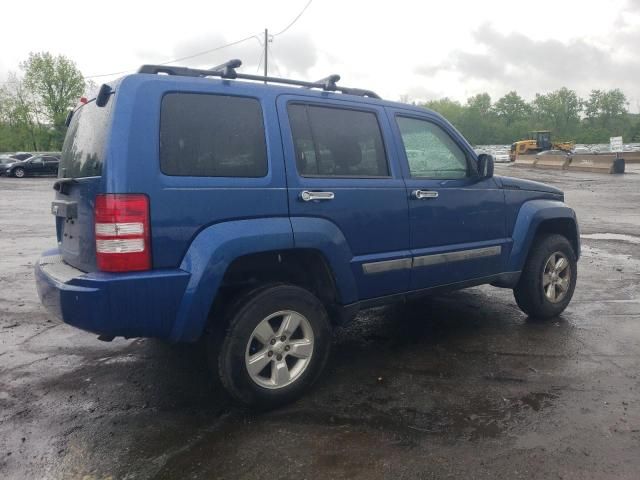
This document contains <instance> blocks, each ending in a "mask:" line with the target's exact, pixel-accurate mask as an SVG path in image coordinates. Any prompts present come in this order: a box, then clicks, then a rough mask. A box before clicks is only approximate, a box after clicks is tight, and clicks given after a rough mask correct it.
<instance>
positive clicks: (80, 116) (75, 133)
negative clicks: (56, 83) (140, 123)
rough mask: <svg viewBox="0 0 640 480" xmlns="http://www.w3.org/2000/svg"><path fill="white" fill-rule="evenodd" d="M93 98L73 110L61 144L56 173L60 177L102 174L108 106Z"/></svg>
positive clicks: (108, 117)
mask: <svg viewBox="0 0 640 480" xmlns="http://www.w3.org/2000/svg"><path fill="white" fill-rule="evenodd" d="M113 103H114V102H113V99H111V101H110V102H108V103H107V105H106V106H104V107H98V106H96V104H95V101H91V102H89V103H87V104H86V105H84V106H82V107H80V108H78V110H76V112H75V113H74V114H73V118H72V119H71V124H70V125H69V130H68V131H67V136H66V137H65V140H64V145H63V147H62V157H61V159H60V168H59V170H58V172H59V173H58V176H59V177H60V178H78V177H97V176H100V175H102V164H103V161H104V155H105V147H106V140H107V133H108V131H109V120H110V118H111V106H112V105H113Z"/></svg>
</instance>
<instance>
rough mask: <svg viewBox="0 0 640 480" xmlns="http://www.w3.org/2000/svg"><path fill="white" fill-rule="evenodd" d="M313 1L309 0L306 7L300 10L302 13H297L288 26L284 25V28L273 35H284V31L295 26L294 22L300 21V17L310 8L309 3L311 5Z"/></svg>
mask: <svg viewBox="0 0 640 480" xmlns="http://www.w3.org/2000/svg"><path fill="white" fill-rule="evenodd" d="M311 2H313V0H309V1H308V2H307V4H306V5H305V6H304V8H303V9H302V10H301V11H300V13H299V14H298V15H296V17H295V18H294V19H293V20H292V21H291V23H289V25H287V26H286V27H284V29H283V30H280V31H279V32H278V33H276V34H275V35H273V36H274V37H277V36H278V35H282V34H283V33H284V32H286V31H287V30H289V29H290V28H291V27H293V24H294V23H296V22H297V21H298V19H299V18H300V17H301V16H302V14H303V13H304V12H305V11H306V10H307V8H309V5H311Z"/></svg>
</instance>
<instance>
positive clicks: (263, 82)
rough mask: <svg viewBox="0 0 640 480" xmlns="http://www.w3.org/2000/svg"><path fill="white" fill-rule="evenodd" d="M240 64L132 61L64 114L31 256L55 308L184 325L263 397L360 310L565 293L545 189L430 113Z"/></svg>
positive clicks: (525, 304) (234, 378)
mask: <svg viewBox="0 0 640 480" xmlns="http://www.w3.org/2000/svg"><path fill="white" fill-rule="evenodd" d="M239 65H240V62H239V61H231V62H228V63H227V64H224V65H222V66H220V67H216V68H214V69H211V70H196V69H189V68H183V67H166V66H153V65H147V66H143V67H142V68H141V69H140V71H139V72H138V73H136V74H133V75H128V76H126V77H123V78H121V79H120V80H118V81H115V82H113V83H111V84H105V85H102V87H101V88H100V91H99V93H98V95H97V97H96V98H95V99H94V100H92V101H90V102H88V103H87V104H85V105H82V106H80V107H79V108H77V109H76V110H75V111H74V112H72V113H71V114H70V116H69V118H68V122H69V130H68V133H67V136H66V140H65V143H64V148H63V153H62V160H61V162H60V169H59V179H58V181H57V182H56V183H55V185H54V188H55V190H56V198H55V201H54V202H53V204H52V213H53V215H54V216H55V221H56V230H57V238H58V245H57V247H56V248H54V249H52V250H49V251H47V252H45V253H44V254H43V256H42V257H41V258H40V260H39V262H38V263H37V266H36V277H37V286H38V292H39V295H40V298H41V300H42V303H43V304H44V305H45V306H46V307H47V308H49V309H50V310H51V311H53V312H55V314H56V315H57V316H59V317H60V318H61V319H62V320H63V321H64V322H66V323H68V324H70V325H73V326H76V327H78V328H81V329H84V330H87V331H89V332H94V333H95V334H98V335H99V336H100V338H101V339H103V340H109V339H112V338H113V337H116V336H123V337H127V338H130V337H156V338H162V339H167V340H170V341H172V342H194V341H197V340H199V339H201V338H202V339H204V340H205V341H206V342H207V344H208V346H209V351H210V359H211V363H212V366H213V367H214V371H215V372H217V374H218V375H219V376H220V378H221V381H222V384H223V385H224V386H225V387H226V388H227V389H228V391H229V392H230V394H231V395H232V396H233V397H235V398H236V399H237V400H238V401H240V402H242V403H244V404H247V405H251V406H260V407H265V406H275V405H278V404H282V403H284V402H287V401H290V400H292V399H294V398H295V397H296V396H298V395H300V394H301V392H302V391H303V390H304V389H305V388H307V387H308V386H309V385H310V384H312V383H313V382H314V380H316V378H317V377H318V376H319V374H320V372H321V371H322V369H323V366H324V364H325V363H326V360H327V356H328V354H329V349H330V344H331V329H332V327H334V326H336V325H339V324H342V323H344V322H345V321H348V320H349V319H351V318H353V316H354V315H355V314H356V313H357V312H358V310H360V309H362V308H366V307H370V306H374V305H380V304H384V303H388V302H392V301H397V300H404V299H407V298H411V297H414V296H418V295H423V294H429V293H433V292H439V291H446V290H453V289H459V288H464V287H469V286H474V285H481V284H491V285H495V286H498V287H503V288H511V289H513V291H514V294H515V299H516V302H517V303H518V305H519V306H520V307H521V309H522V310H523V311H524V312H525V313H527V314H528V315H529V316H531V317H536V318H542V319H544V318H551V317H554V316H556V315H558V314H560V313H561V312H562V311H563V310H564V309H565V308H566V306H567V304H568V303H569V301H570V300H571V297H572V295H573V292H574V288H575V284H576V275H577V265H576V262H577V259H578V256H579V251H580V243H579V231H578V225H577V222H576V216H575V213H574V211H573V210H572V209H571V208H569V207H568V206H567V205H565V204H564V196H563V193H562V192H561V191H560V190H558V189H556V188H553V187H549V186H546V185H543V184H540V183H537V182H532V181H526V180H519V179H513V178H507V177H499V176H494V175H493V159H492V157H491V156H490V155H479V156H478V155H476V153H474V151H473V149H472V148H471V147H470V145H469V144H468V143H467V141H466V140H465V139H464V138H463V137H462V136H461V135H460V133H459V132H458V131H456V129H455V128H453V127H452V126H451V124H449V123H448V122H447V121H446V120H445V119H444V118H442V117H441V116H440V115H438V114H436V113H434V112H431V111H429V110H426V109H423V108H419V107H414V106H410V105H404V104H399V103H394V102H388V101H383V100H381V99H380V98H379V97H378V96H377V95H376V94H375V93H374V92H371V91H367V90H361V89H355V88H347V87H342V86H340V85H338V84H337V81H338V80H339V77H338V76H337V75H334V76H331V77H327V78H326V79H323V80H321V81H318V82H303V81H295V80H291V79H283V78H273V77H262V76H256V75H248V74H242V73H238V72H237V71H236V68H237V67H238V66H239ZM161 73H162V74H163V75H160V74H161Z"/></svg>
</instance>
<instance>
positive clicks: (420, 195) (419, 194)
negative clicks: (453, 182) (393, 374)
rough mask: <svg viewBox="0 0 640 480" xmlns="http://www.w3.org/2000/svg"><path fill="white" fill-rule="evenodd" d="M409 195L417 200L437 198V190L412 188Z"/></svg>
mask: <svg viewBox="0 0 640 480" xmlns="http://www.w3.org/2000/svg"><path fill="white" fill-rule="evenodd" d="M411 196H412V197H413V198H415V199H417V200H426V199H429V198H438V192H436V191H434V190H414V191H413V192H411Z"/></svg>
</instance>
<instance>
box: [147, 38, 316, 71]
mask: <svg viewBox="0 0 640 480" xmlns="http://www.w3.org/2000/svg"><path fill="white" fill-rule="evenodd" d="M233 40H234V39H231V40H229V39H227V38H225V37H223V36H222V35H220V34H218V33H207V34H201V35H197V36H194V37H191V38H189V39H187V40H185V41H182V42H179V43H178V44H177V45H176V46H175V47H174V49H173V51H172V52H159V51H157V50H138V51H136V56H137V58H139V59H140V63H163V62H166V61H168V60H170V58H167V57H171V58H176V59H179V58H182V57H189V56H191V55H194V54H197V53H200V52H203V51H206V50H208V49H215V48H217V47H219V46H222V45H226V44H228V43H230V41H233ZM262 40H263V39H262V38H260V40H258V39H257V38H255V39H249V40H246V41H244V42H242V43H239V44H237V45H232V46H230V47H226V48H222V49H220V50H216V51H213V52H209V53H206V54H204V55H198V56H197V57H194V58H189V59H186V60H180V61H178V62H176V63H177V64H180V65H187V66H190V67H194V68H209V67H212V66H214V65H218V64H220V63H223V62H225V61H227V60H229V59H232V58H239V59H240V60H242V67H241V69H242V71H244V72H247V73H256V72H257V71H258V68H257V67H258V64H259V63H260V64H261V63H262V62H263V61H264V60H263V51H264V47H263V46H262V44H261V42H262ZM317 60H318V52H317V50H316V48H315V45H314V43H313V41H312V40H311V37H310V36H309V35H308V34H304V33H303V34H300V33H293V32H291V33H289V34H287V35H286V36H284V35H283V36H282V37H275V38H273V41H272V42H271V43H270V59H269V74H274V73H276V74H286V75H289V74H299V75H304V74H305V73H306V72H307V71H308V70H309V69H310V68H311V67H313V66H314V65H315V64H316V62H317ZM259 70H260V72H262V66H261V67H260V69H259Z"/></svg>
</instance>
